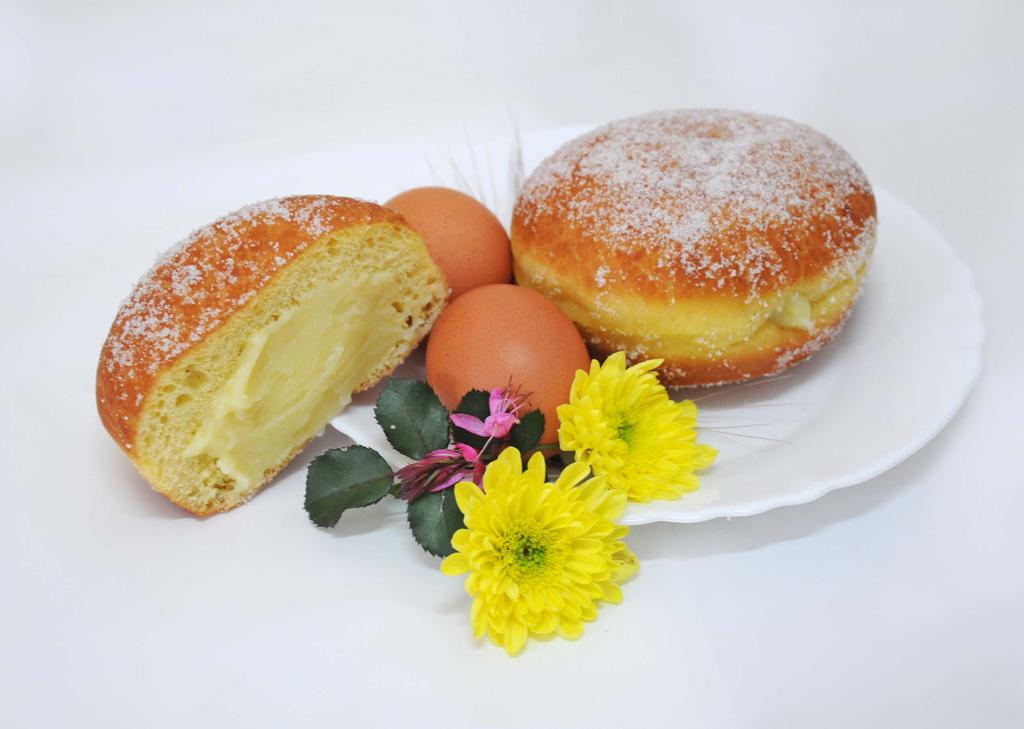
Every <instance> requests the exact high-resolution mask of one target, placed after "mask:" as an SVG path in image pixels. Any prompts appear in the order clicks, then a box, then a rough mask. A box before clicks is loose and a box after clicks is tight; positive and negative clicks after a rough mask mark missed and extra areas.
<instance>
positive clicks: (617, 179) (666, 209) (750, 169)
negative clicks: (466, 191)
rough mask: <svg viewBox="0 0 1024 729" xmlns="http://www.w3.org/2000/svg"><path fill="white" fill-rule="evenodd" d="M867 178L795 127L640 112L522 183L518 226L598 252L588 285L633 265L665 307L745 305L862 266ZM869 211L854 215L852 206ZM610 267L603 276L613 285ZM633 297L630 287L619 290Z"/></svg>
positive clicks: (714, 115)
mask: <svg viewBox="0 0 1024 729" xmlns="http://www.w3.org/2000/svg"><path fill="white" fill-rule="evenodd" d="M870 190H871V188H870V185H869V183H868V181H867V178H866V177H865V176H864V173H863V171H862V170H861V169H860V167H859V166H858V165H857V164H856V162H854V160H853V159H852V158H851V157H850V156H849V155H848V154H847V153H846V152H845V151H844V150H843V149H842V148H841V147H839V145H837V144H836V143H835V142H833V141H832V140H830V139H829V138H828V137H826V136H825V135H823V134H821V133H820V132H817V131H815V130H813V129H811V128H810V127H807V126H805V125H803V124H799V123H797V122H793V121H790V120H787V119H782V118H779V117H774V116H768V115H763V114H752V113H744V112H736V111H728V110H718V109H710V110H682V111H663V112H654V113H651V114H645V115H642V116H638V117H633V118H630V119H625V120H622V121H618V122H613V123H611V124H607V125H605V126H603V127H600V128H598V129H596V130H594V131H593V132H590V133H588V134H585V135H583V136H581V137H578V138H577V139H575V140H573V141H571V142H569V143H568V144H566V145H564V146H563V147H562V148H561V149H559V150H558V151H557V152H555V154H553V155H552V156H551V157H549V158H548V159H547V160H545V161H544V162H543V163H542V164H541V165H540V166H539V167H538V168H537V170H536V171H535V172H534V173H533V174H532V175H531V176H530V178H529V179H528V180H527V181H526V183H525V185H524V188H523V192H522V195H521V196H520V198H519V201H518V203H517V205H516V212H515V223H514V226H516V227H519V228H520V229H521V230H523V231H525V235H524V236H523V237H524V238H526V239H529V234H530V231H531V229H537V227H538V226H542V227H543V226H547V227H548V228H549V229H550V228H552V227H556V226H553V225H552V224H551V221H557V224H558V226H557V227H562V228H564V229H566V230H568V231H571V237H573V238H578V239H582V240H585V241H587V243H588V245H591V246H593V247H596V248H600V249H603V250H604V255H597V256H596V257H595V258H596V259H597V264H595V266H596V267H595V270H594V272H593V273H594V284H595V285H596V286H597V287H604V286H606V285H614V284H615V281H616V269H617V268H621V267H617V266H614V265H610V264H612V263H614V261H615V260H616V259H619V260H626V259H628V260H631V261H637V260H643V261H644V262H645V264H646V274H645V275H646V277H647V279H648V280H649V281H651V282H652V283H656V285H657V286H658V287H661V288H662V290H663V291H664V292H665V293H666V295H677V294H684V293H685V290H686V289H693V288H698V289H711V290H715V291H722V292H723V293H737V294H741V295H743V296H744V297H745V298H746V299H747V300H750V299H751V298H752V297H754V296H757V295H758V294H760V293H763V292H764V291H766V290H769V289H772V288H776V287H781V286H785V285H787V284H788V283H790V282H791V281H792V280H796V279H799V278H800V277H801V276H803V275H805V274H806V273H807V271H806V262H807V260H808V258H809V257H808V255H807V253H808V242H810V243H813V244H814V246H815V248H816V249H817V250H814V251H813V254H814V255H813V258H814V259H815V260H816V262H820V265H819V266H817V267H818V268H823V267H825V266H826V265H830V264H839V265H842V262H843V261H844V260H846V259H849V260H850V261H853V260H854V259H856V258H857V257H858V255H860V254H861V251H859V250H858V248H857V245H856V244H855V241H857V240H860V239H861V236H860V234H861V233H862V232H863V231H864V230H865V229H866V228H868V227H873V225H874V220H873V214H874V201H873V197H872V196H871V192H870ZM858 197H859V198H863V199H865V200H870V205H868V204H867V203H865V204H864V205H862V206H860V209H857V207H856V206H853V207H851V199H857V198H858ZM609 267H610V270H611V273H609ZM628 283H629V285H631V286H636V284H637V282H636V281H635V280H632V281H630V282H628Z"/></svg>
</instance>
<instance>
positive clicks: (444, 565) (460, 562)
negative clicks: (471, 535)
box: [441, 552, 469, 575]
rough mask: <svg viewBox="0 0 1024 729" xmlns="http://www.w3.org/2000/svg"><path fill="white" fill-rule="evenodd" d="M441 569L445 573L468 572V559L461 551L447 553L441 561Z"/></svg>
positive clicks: (457, 573)
mask: <svg viewBox="0 0 1024 729" xmlns="http://www.w3.org/2000/svg"><path fill="white" fill-rule="evenodd" d="M441 571H442V572H443V573H444V574H446V575H461V574H463V573H465V572H469V560H467V559H466V555H464V554H462V553H461V552H455V553H453V554H449V555H448V556H447V557H445V558H444V560H443V561H442V562H441Z"/></svg>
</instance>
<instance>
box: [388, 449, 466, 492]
mask: <svg viewBox="0 0 1024 729" xmlns="http://www.w3.org/2000/svg"><path fill="white" fill-rule="evenodd" d="M479 459H480V454H479V453H478V452H477V450H476V449H475V448H473V447H471V446H468V445H466V444H465V443H456V444H455V447H454V448H439V449H438V450H436V451H431V452H430V453H428V454H427V455H425V456H424V457H423V458H421V459H420V460H418V461H416V462H415V463H410V464H409V465H408V466H405V467H403V468H400V469H398V471H397V472H396V473H395V476H396V477H397V478H398V482H399V484H400V488H399V491H398V495H399V496H400V497H401V498H403V499H406V500H407V501H415V500H416V499H418V498H419V497H421V496H423V495H424V494H427V493H434V492H435V491H443V490H445V489H447V488H451V487H452V486H454V485H455V484H457V483H459V482H460V481H473V482H474V483H475V484H477V485H478V486H479V485H480V478H481V477H482V474H483V471H482V469H480V468H478V466H480V465H481V464H480V460H479Z"/></svg>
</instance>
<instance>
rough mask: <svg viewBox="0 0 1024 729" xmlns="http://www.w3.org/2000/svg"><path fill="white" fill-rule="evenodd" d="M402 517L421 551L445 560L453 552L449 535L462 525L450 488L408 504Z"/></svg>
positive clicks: (452, 490) (457, 506)
mask: <svg viewBox="0 0 1024 729" xmlns="http://www.w3.org/2000/svg"><path fill="white" fill-rule="evenodd" d="M406 514H407V516H408V518H409V528H410V529H412V535H413V537H414V538H415V539H416V542H417V543H418V544H419V545H420V546H421V547H423V549H424V551H426V552H429V553H430V554H433V555H434V556H436V557H447V556H448V555H449V554H451V553H452V552H454V551H455V550H454V549H452V536H453V535H454V534H455V532H457V531H458V530H459V529H461V528H462V527H463V523H462V512H461V511H460V510H459V505H458V503H456V501H455V490H454V489H445V490H444V491H438V492H436V493H432V494H426V495H424V496H421V497H420V498H418V499H416V500H415V501H411V502H409V508H408V511H407V512H406Z"/></svg>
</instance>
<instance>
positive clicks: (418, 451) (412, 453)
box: [374, 378, 448, 461]
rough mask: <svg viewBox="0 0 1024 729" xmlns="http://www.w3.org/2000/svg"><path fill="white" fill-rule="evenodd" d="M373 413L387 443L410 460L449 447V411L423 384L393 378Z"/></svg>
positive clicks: (382, 393)
mask: <svg viewBox="0 0 1024 729" xmlns="http://www.w3.org/2000/svg"><path fill="white" fill-rule="evenodd" d="M374 413H375V414H376V416H377V423H379V424H380V427H381V428H382V429H383V430H384V435H386V436H387V439H388V442H389V443H390V444H391V445H392V446H393V447H394V449H395V450H396V451H398V452H399V453H402V454H404V455H406V456H408V457H409V458H412V459H414V460H417V461H418V460H419V459H421V458H423V456H425V455H427V454H428V453H430V451H435V450H437V449H438V448H447V447H448V411H447V410H445V407H444V405H442V404H441V401H440V400H438V399H437V395H436V394H435V393H434V391H433V390H432V389H431V388H430V385H428V384H427V383H426V382H421V381H420V380H403V379H400V378H395V379H392V380H391V381H390V382H388V384H387V386H386V387H385V388H384V390H383V392H381V393H380V397H378V398H377V408H376V410H375V411H374Z"/></svg>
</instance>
